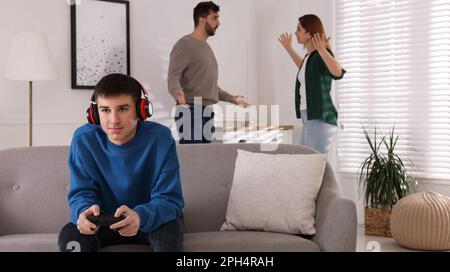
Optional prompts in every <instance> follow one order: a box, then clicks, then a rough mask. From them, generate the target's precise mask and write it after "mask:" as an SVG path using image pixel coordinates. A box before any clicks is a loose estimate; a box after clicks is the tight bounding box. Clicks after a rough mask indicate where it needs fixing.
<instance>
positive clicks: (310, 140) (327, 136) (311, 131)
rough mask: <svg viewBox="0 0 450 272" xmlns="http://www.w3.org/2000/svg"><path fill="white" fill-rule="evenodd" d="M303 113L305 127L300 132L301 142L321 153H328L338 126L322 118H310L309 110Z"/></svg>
mask: <svg viewBox="0 0 450 272" xmlns="http://www.w3.org/2000/svg"><path fill="white" fill-rule="evenodd" d="M301 115H302V122H303V129H302V132H301V134H300V144H301V145H305V146H308V147H311V148H313V149H315V150H317V151H318V152H319V153H321V154H325V155H328V152H329V151H330V146H331V141H332V139H333V136H334V135H335V134H336V131H337V127H335V126H333V125H331V124H328V123H326V122H324V121H322V120H308V113H307V111H302V112H301Z"/></svg>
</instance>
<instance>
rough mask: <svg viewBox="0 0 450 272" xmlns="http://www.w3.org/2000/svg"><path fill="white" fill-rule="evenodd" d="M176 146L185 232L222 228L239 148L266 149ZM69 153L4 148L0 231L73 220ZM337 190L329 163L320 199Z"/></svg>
mask: <svg viewBox="0 0 450 272" xmlns="http://www.w3.org/2000/svg"><path fill="white" fill-rule="evenodd" d="M177 149H178V155H179V160H180V165H181V177H182V185H183V194H184V199H185V208H184V222H185V231H186V232H200V231H218V230H219V229H220V226H221V225H222V223H223V222H224V221H225V213H226V208H227V204H228V197H229V192H230V189H231V184H232V180H233V175H234V167H235V160H236V157H237V149H243V150H247V151H252V152H263V151H261V145H259V144H227V145H223V144H208V145H179V146H177ZM67 152H68V147H67V146H63V147H34V148H16V149H8V150H1V151H0V235H6V234H22V233H55V232H59V231H60V229H61V228H62V226H64V225H65V224H66V223H68V222H69V214H70V211H69V208H68V205H67V192H68V184H69V172H68V168H67ZM265 153H270V154H274V153H279V154H311V153H314V151H313V150H312V149H309V148H306V147H303V146H298V145H279V146H278V148H277V149H276V150H275V151H271V152H265ZM338 190H339V189H338V186H337V183H336V180H335V179H334V175H333V172H332V170H331V167H330V166H329V165H327V168H326V171H325V175H324V181H323V184H322V188H321V190H320V192H319V198H318V201H320V198H321V195H323V197H325V196H326V195H328V193H330V192H333V193H334V192H337V191H338Z"/></svg>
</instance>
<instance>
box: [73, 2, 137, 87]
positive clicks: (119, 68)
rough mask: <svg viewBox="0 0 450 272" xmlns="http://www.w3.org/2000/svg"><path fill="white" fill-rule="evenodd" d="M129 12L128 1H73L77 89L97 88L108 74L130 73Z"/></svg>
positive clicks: (74, 71)
mask: <svg viewBox="0 0 450 272" xmlns="http://www.w3.org/2000/svg"><path fill="white" fill-rule="evenodd" d="M129 13H130V9H129V2H128V1H120V0H82V1H78V2H77V3H76V4H73V5H71V12H70V17H71V51H72V52H71V56H72V88H73V89H94V87H95V85H96V84H97V82H98V81H99V80H100V79H101V78H102V77H103V76H105V75H107V74H111V73H122V74H127V75H129V74H130V16H129Z"/></svg>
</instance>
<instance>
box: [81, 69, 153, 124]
mask: <svg viewBox="0 0 450 272" xmlns="http://www.w3.org/2000/svg"><path fill="white" fill-rule="evenodd" d="M128 77H129V78H131V79H132V80H133V81H135V82H136V83H137V84H138V85H139V87H140V89H141V92H142V96H141V98H140V99H139V100H138V101H137V102H136V114H137V117H138V118H139V120H141V121H144V120H147V119H148V118H150V117H152V115H153V104H152V102H150V100H149V99H148V94H147V92H146V91H145V89H144V86H142V84H141V83H140V82H139V81H137V80H136V79H135V78H133V77H131V76H128ZM86 117H87V120H88V122H89V124H93V125H100V116H99V114H98V107H97V101H96V100H95V97H94V94H92V96H91V102H90V106H89V108H88V109H87V110H86Z"/></svg>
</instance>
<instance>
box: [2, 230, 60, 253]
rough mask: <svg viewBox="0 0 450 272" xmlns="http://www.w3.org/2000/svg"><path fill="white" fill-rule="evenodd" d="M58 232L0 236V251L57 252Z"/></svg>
mask: <svg viewBox="0 0 450 272" xmlns="http://www.w3.org/2000/svg"><path fill="white" fill-rule="evenodd" d="M57 251H59V247H58V233H40V234H14V235H5V236H0V252H57Z"/></svg>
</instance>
